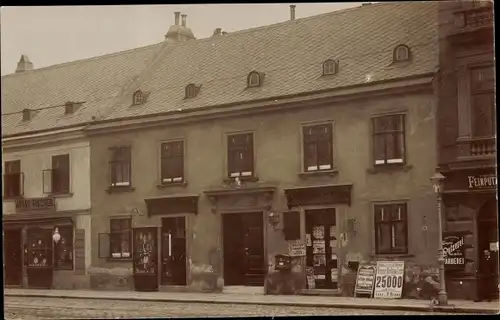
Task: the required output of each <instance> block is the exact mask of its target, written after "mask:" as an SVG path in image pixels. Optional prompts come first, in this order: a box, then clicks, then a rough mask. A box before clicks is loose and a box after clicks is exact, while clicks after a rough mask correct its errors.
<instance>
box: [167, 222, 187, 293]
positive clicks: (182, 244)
mask: <svg viewBox="0 0 500 320" xmlns="http://www.w3.org/2000/svg"><path fill="white" fill-rule="evenodd" d="M161 237H162V246H161V255H162V272H161V283H162V285H181V286H185V285H186V282H187V279H186V276H187V270H186V268H187V267H186V262H187V260H186V259H187V257H186V218H185V217H173V218H163V219H162V228H161Z"/></svg>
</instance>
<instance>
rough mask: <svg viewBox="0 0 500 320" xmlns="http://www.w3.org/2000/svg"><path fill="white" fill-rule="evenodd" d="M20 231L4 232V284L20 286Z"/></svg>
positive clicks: (21, 262) (21, 275)
mask: <svg viewBox="0 0 500 320" xmlns="http://www.w3.org/2000/svg"><path fill="white" fill-rule="evenodd" d="M21 239H22V235H21V229H11V230H9V229H7V230H4V252H3V261H4V262H5V284H6V285H8V286H20V285H21V284H22V279H23V261H22V241H21Z"/></svg>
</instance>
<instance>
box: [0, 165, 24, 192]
mask: <svg viewBox="0 0 500 320" xmlns="http://www.w3.org/2000/svg"><path fill="white" fill-rule="evenodd" d="M4 165H5V173H4V175H3V183H4V197H5V198H15V197H20V196H21V195H22V194H23V190H22V179H23V174H22V173H21V160H13V161H5V164H4Z"/></svg>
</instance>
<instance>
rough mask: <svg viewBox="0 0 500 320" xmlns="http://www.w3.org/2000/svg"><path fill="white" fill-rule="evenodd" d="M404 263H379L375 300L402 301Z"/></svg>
mask: <svg viewBox="0 0 500 320" xmlns="http://www.w3.org/2000/svg"><path fill="white" fill-rule="evenodd" d="M404 273H405V263H404V261H377V272H376V275H375V289H374V292H373V296H374V298H378V299H400V298H401V295H402V294H403V284H404Z"/></svg>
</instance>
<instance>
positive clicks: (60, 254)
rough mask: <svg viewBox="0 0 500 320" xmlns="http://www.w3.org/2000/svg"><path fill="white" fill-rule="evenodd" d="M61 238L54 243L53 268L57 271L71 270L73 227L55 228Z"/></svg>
mask: <svg viewBox="0 0 500 320" xmlns="http://www.w3.org/2000/svg"><path fill="white" fill-rule="evenodd" d="M57 229H58V231H59V234H60V235H61V238H60V239H59V242H58V243H57V244H56V243H54V259H55V261H54V267H55V268H56V269H59V270H73V226H70V225H68V226H58V227H57Z"/></svg>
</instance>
